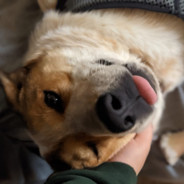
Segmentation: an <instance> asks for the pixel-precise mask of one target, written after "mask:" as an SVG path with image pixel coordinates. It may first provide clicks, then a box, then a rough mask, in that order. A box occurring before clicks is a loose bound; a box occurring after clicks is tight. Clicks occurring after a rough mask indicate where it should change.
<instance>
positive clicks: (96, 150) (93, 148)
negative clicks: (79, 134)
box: [86, 141, 99, 158]
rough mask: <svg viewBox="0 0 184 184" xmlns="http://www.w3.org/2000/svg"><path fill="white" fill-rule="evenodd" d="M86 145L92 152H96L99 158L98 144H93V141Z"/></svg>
mask: <svg viewBox="0 0 184 184" xmlns="http://www.w3.org/2000/svg"><path fill="white" fill-rule="evenodd" d="M86 144H87V146H88V147H89V148H91V149H92V151H93V152H94V154H95V155H96V157H97V158H98V156H99V154H98V149H97V147H96V144H95V143H94V142H92V141H88V142H87V143H86Z"/></svg>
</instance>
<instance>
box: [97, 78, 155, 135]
mask: <svg viewBox="0 0 184 184" xmlns="http://www.w3.org/2000/svg"><path fill="white" fill-rule="evenodd" d="M151 111H152V108H151V107H150V105H149V104H148V103H147V102H146V101H145V100H144V99H143V98H142V97H141V96H140V94H139V91H138V90H137V88H136V86H135V84H134V81H133V79H132V76H131V75H126V76H124V77H122V78H121V80H120V82H119V85H118V86H117V87H116V88H115V89H114V90H112V91H110V92H107V93H105V94H103V95H101V96H100V97H99V98H98V100H97V103H96V112H97V115H98V117H99V119H100V120H101V121H102V122H103V124H104V125H105V126H106V127H107V129H108V130H110V131H111V132H113V133H121V132H125V131H128V130H130V129H131V128H132V127H134V125H135V124H136V122H137V120H141V118H142V117H143V116H146V115H148V114H149V113H150V112H151Z"/></svg>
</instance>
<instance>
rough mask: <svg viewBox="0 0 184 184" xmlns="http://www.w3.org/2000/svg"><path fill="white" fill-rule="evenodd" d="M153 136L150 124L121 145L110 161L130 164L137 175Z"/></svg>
mask: <svg viewBox="0 0 184 184" xmlns="http://www.w3.org/2000/svg"><path fill="white" fill-rule="evenodd" d="M152 137H153V126H152V124H150V125H149V126H148V127H146V128H145V129H144V130H143V131H142V132H140V133H139V134H137V135H136V136H135V137H134V138H133V139H132V140H131V141H130V142H129V143H128V144H127V145H126V146H125V147H123V148H122V149H121V150H120V151H119V152H118V153H117V154H116V155H115V156H113V158H111V159H110V160H109V161H110V162H122V163H125V164H128V165H130V166H131V167H132V168H133V169H134V170H135V172H136V174H137V175H138V174H139V172H140V171H141V169H142V167H143V166H144V163H145V161H146V158H147V156H148V153H149V151H150V147H151V142H152Z"/></svg>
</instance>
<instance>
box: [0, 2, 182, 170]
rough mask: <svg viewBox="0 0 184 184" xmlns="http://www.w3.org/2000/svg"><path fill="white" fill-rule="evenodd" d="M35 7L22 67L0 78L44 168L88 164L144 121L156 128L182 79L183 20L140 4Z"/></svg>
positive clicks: (119, 145) (115, 148) (108, 152)
mask: <svg viewBox="0 0 184 184" xmlns="http://www.w3.org/2000/svg"><path fill="white" fill-rule="evenodd" d="M39 5H40V7H41V9H42V10H43V11H44V12H45V14H44V16H43V19H42V20H41V21H40V22H39V23H38V25H37V26H36V28H35V31H34V32H33V33H32V35H31V38H30V43H29V48H28V51H27V53H26V55H25V58H24V62H23V63H24V64H23V67H22V68H20V69H17V70H16V71H14V72H12V73H9V74H7V73H3V72H1V74H0V79H1V83H2V84H3V86H4V90H5V92H6V95H7V98H8V100H9V101H10V103H11V104H12V105H13V107H14V109H15V110H16V111H18V112H19V113H20V114H22V116H23V117H24V119H25V121H26V122H27V127H28V129H29V131H30V135H31V137H32V139H33V140H34V141H35V143H36V144H37V145H38V147H39V150H40V153H41V155H42V156H43V157H44V158H45V159H46V160H47V161H48V162H49V163H50V164H51V166H52V167H53V168H54V169H55V170H61V169H63V168H64V169H67V168H76V169H80V168H86V167H87V168H88V167H95V166H97V165H99V164H101V163H103V162H105V161H107V160H108V159H110V158H111V157H112V156H113V155H114V154H116V153H117V152H118V151H119V150H120V149H121V148H122V147H123V146H124V145H126V144H127V142H129V141H130V140H131V139H132V138H133V137H134V136H135V134H136V133H138V132H140V131H141V130H143V129H144V128H145V126H147V125H148V124H149V123H153V125H154V129H155V131H156V129H157V128H158V127H159V125H158V122H159V119H160V117H161V115H162V111H163V108H164V96H165V95H166V94H167V93H168V92H170V91H172V90H173V89H174V88H175V87H176V86H178V85H179V84H180V83H181V82H182V81H183V76H184V32H183V30H184V23H183V21H182V20H181V19H180V18H178V17H176V16H173V15H169V14H165V13H158V12H157V13H156V12H151V11H146V10H139V9H126V8H123V9H101V10H93V11H89V12H82V13H80V12H79V13H72V12H58V11H55V10H54V7H55V6H56V1H55V0H53V1H52V3H51V2H50V1H48V0H39ZM48 9H53V10H48Z"/></svg>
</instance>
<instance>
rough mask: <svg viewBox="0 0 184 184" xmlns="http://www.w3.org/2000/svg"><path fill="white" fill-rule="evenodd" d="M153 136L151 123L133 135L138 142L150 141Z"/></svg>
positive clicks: (145, 142)
mask: <svg viewBox="0 0 184 184" xmlns="http://www.w3.org/2000/svg"><path fill="white" fill-rule="evenodd" d="M152 138H153V125H152V123H150V124H149V125H148V126H147V127H146V128H145V129H144V130H143V131H142V132H140V133H138V134H137V135H136V137H135V141H136V142H137V143H138V144H141V143H144V144H147V143H150V142H151V141H152Z"/></svg>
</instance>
